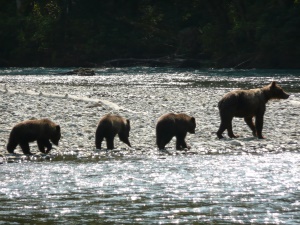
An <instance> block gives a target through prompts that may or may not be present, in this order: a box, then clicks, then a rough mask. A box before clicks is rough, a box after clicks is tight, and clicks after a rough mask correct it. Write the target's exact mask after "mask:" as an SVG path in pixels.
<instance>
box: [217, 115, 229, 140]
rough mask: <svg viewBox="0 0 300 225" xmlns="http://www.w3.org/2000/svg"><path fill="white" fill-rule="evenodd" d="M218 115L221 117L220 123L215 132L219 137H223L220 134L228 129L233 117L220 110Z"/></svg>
mask: <svg viewBox="0 0 300 225" xmlns="http://www.w3.org/2000/svg"><path fill="white" fill-rule="evenodd" d="M220 117H221V124H220V127H219V130H218V132H217V136H218V138H219V139H221V138H223V135H222V134H223V132H224V131H225V130H226V129H227V131H229V130H228V129H229V128H230V127H231V121H232V119H233V117H232V116H231V115H229V114H228V113H226V112H220ZM229 136H230V135H229Z"/></svg>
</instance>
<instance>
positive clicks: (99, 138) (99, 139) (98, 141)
mask: <svg viewBox="0 0 300 225" xmlns="http://www.w3.org/2000/svg"><path fill="white" fill-rule="evenodd" d="M102 141H103V136H102V135H96V143H95V144H96V149H101V144H102Z"/></svg>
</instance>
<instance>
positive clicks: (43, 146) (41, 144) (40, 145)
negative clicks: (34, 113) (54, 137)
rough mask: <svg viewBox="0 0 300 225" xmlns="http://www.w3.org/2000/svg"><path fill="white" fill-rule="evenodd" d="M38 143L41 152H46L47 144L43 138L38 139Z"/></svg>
mask: <svg viewBox="0 0 300 225" xmlns="http://www.w3.org/2000/svg"><path fill="white" fill-rule="evenodd" d="M37 145H38V148H39V150H40V152H42V153H46V152H45V145H44V142H43V140H40V139H39V140H37Z"/></svg>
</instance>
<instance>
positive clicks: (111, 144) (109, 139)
mask: <svg viewBox="0 0 300 225" xmlns="http://www.w3.org/2000/svg"><path fill="white" fill-rule="evenodd" d="M105 139H106V146H107V149H114V136H108V137H106V138H105Z"/></svg>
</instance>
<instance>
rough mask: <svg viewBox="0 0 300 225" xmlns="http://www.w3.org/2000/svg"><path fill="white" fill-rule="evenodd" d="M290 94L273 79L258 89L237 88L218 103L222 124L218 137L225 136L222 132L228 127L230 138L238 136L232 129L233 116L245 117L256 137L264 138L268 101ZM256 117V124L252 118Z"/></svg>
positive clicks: (284, 97) (285, 97)
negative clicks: (264, 119)
mask: <svg viewBox="0 0 300 225" xmlns="http://www.w3.org/2000/svg"><path fill="white" fill-rule="evenodd" d="M288 97H289V95H288V94H287V93H285V92H284V91H283V89H282V88H281V87H280V86H279V85H277V84H276V82H275V81H273V82H272V83H271V84H269V85H267V86H265V87H263V88H258V89H250V90H235V91H231V92H229V93H227V94H226V95H225V96H224V97H223V98H222V99H221V100H220V101H219V104H218V107H219V111H220V117H221V125H220V128H219V130H218V132H217V136H218V138H220V139H221V138H223V136H222V133H223V132H224V131H225V130H226V129H227V132H228V136H229V137H230V138H237V137H238V136H237V135H234V134H233V131H232V119H233V117H241V118H244V120H245V122H246V124H247V125H248V126H249V127H250V129H251V130H252V134H253V136H255V137H258V138H260V139H263V138H264V137H263V135H262V128H263V118H264V113H265V110H266V103H267V102H268V101H269V100H270V99H287V98H288ZM253 117H255V125H254V123H253V120H252V118H253Z"/></svg>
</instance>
